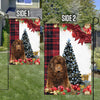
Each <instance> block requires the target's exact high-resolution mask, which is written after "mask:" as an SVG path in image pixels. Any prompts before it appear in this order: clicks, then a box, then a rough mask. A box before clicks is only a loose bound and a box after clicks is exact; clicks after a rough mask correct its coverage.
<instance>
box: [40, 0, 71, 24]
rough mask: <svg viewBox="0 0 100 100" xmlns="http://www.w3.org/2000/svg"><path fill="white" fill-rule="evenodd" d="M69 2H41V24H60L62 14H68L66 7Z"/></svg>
mask: <svg viewBox="0 0 100 100" xmlns="http://www.w3.org/2000/svg"><path fill="white" fill-rule="evenodd" d="M69 1H70V0H42V11H43V13H42V14H43V19H42V22H41V24H42V25H44V24H45V23H61V22H62V14H64V15H66V14H70V12H69V11H68V9H67V5H68V3H69Z"/></svg>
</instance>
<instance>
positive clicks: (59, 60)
mask: <svg viewBox="0 0 100 100" xmlns="http://www.w3.org/2000/svg"><path fill="white" fill-rule="evenodd" d="M47 72H48V74H47V83H46V87H47V88H52V87H58V86H60V85H61V86H63V87H64V88H71V85H70V82H69V78H68V74H67V67H66V62H65V59H64V58H63V57H61V56H54V57H53V58H52V59H51V60H50V62H49V64H48V71H47Z"/></svg>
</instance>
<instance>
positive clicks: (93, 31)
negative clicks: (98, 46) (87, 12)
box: [92, 17, 99, 100]
mask: <svg viewBox="0 0 100 100" xmlns="http://www.w3.org/2000/svg"><path fill="white" fill-rule="evenodd" d="M95 19H96V20H97V22H96V23H95ZM98 23H99V18H98V17H93V22H92V49H93V52H92V65H93V72H92V78H93V80H92V81H93V84H92V90H93V97H92V98H93V100H94V37H95V30H94V25H97V24H98Z"/></svg>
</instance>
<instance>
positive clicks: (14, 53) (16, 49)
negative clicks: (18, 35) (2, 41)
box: [10, 39, 25, 60]
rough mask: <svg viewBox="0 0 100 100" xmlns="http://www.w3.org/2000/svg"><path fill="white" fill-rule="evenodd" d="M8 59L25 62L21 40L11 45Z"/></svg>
mask: <svg viewBox="0 0 100 100" xmlns="http://www.w3.org/2000/svg"><path fill="white" fill-rule="evenodd" d="M10 58H11V59H10V60H18V59H22V60H25V53H24V45H23V42H22V40H19V39H17V40H15V41H14V42H13V43H12V46H11V57H10Z"/></svg>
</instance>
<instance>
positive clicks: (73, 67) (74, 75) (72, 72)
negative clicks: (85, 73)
mask: <svg viewBox="0 0 100 100" xmlns="http://www.w3.org/2000/svg"><path fill="white" fill-rule="evenodd" d="M63 57H64V58H65V59H66V64H67V71H68V76H69V80H70V83H71V84H74V85H75V84H81V83H82V79H81V74H80V71H79V69H78V64H77V62H76V58H75V55H74V51H73V48H72V45H71V43H70V40H68V42H67V44H66V46H65V49H64V53H63Z"/></svg>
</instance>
